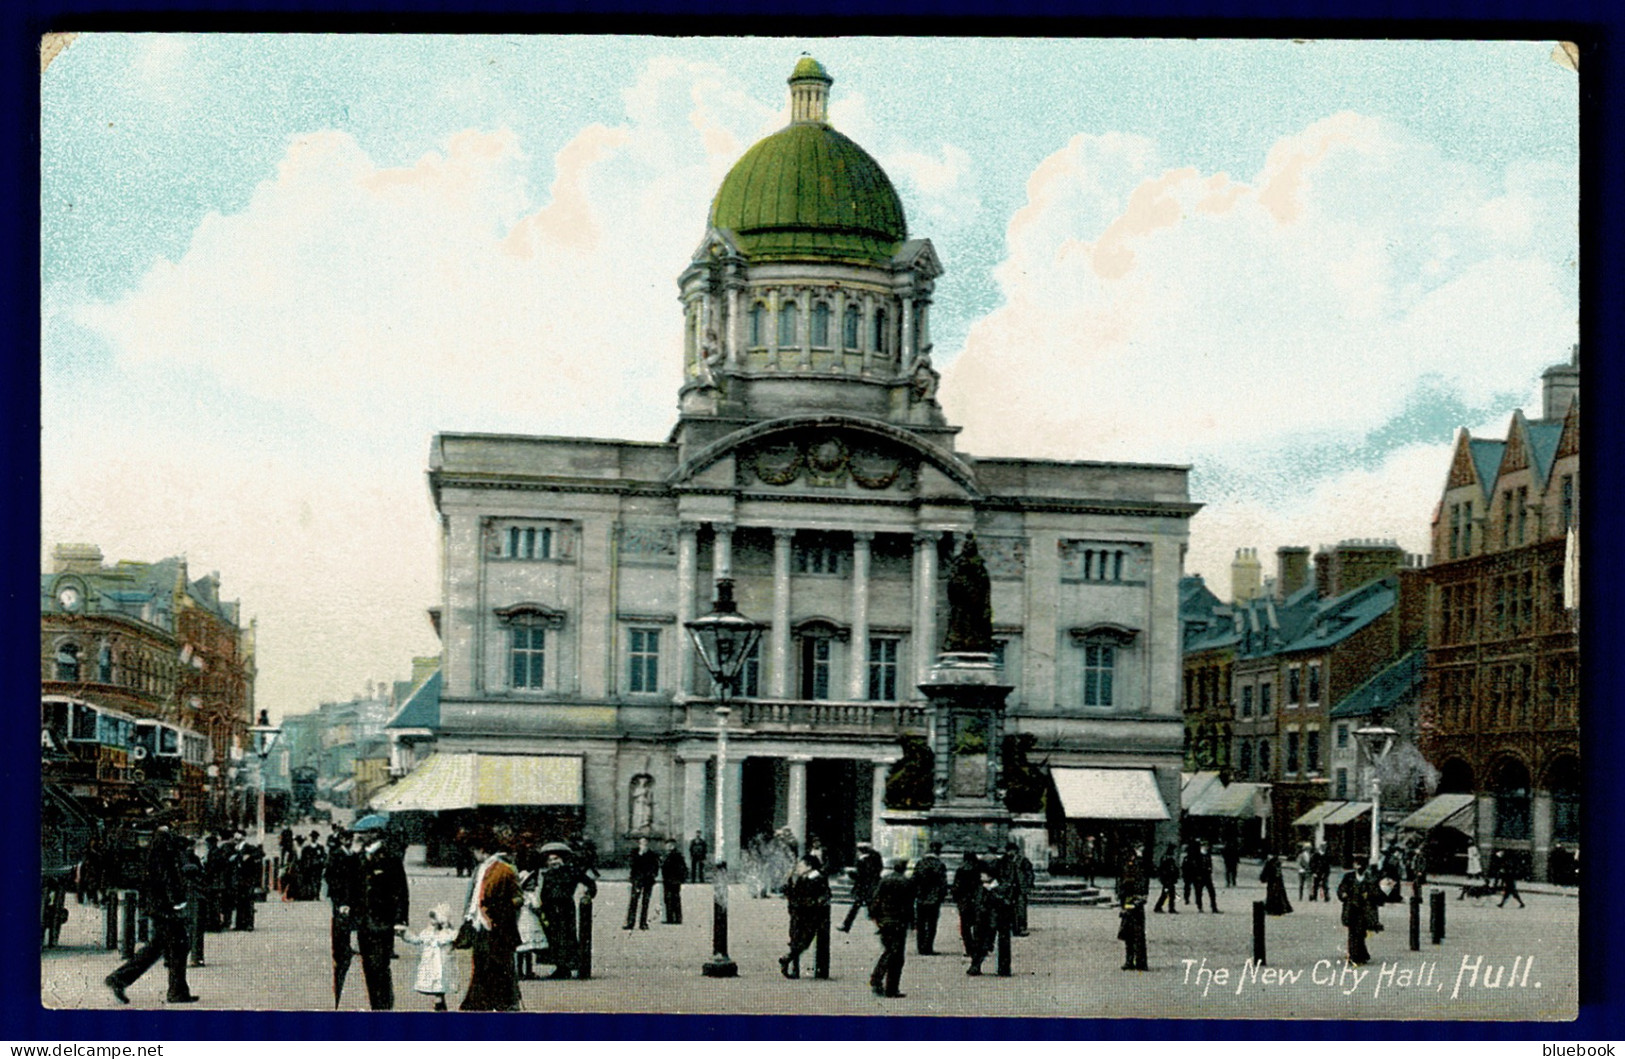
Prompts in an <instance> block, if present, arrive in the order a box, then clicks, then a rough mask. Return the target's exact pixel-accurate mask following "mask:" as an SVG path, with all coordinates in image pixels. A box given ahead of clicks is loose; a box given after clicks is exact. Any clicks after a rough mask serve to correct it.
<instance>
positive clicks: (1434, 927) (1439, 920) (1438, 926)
mask: <svg viewBox="0 0 1625 1059" xmlns="http://www.w3.org/2000/svg"><path fill="white" fill-rule="evenodd" d="M1429 900H1430V902H1431V904H1432V908H1431V910H1430V911H1431V915H1429V916H1428V931H1429V933H1431V934H1432V935H1433V944H1435V945H1437V944H1439V943H1440V942H1441V941H1443V940H1444V910H1445V903H1444V891H1443V890H1434V891H1433V893H1432V894H1431V895H1429Z"/></svg>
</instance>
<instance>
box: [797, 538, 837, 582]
mask: <svg viewBox="0 0 1625 1059" xmlns="http://www.w3.org/2000/svg"><path fill="white" fill-rule="evenodd" d="M795 567H796V573H798V574H839V573H840V572H841V551H840V549H838V548H836V547H835V545H833V544H831V543H829V542H828V541H826V540H820V539H817V538H813V539H810V540H805V541H803V540H797V541H796V551H795Z"/></svg>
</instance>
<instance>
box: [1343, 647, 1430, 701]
mask: <svg viewBox="0 0 1625 1059" xmlns="http://www.w3.org/2000/svg"><path fill="white" fill-rule="evenodd" d="M1426 656H1427V651H1426V650H1425V649H1424V648H1420V647H1418V648H1417V649H1416V650H1414V651H1411V652H1410V653H1409V654H1405V655H1402V656H1400V659H1399V661H1397V662H1395V663H1393V664H1392V665H1390V666H1389V667H1388V668H1386V669H1384V670H1382V671H1380V672H1378V673H1377V675H1376V676H1374V677H1372V678H1371V679H1370V680H1368V681H1366V682H1365V683H1364V684H1361V685H1360V686H1359V687H1357V688H1355V689H1354V690H1353V691H1351V692H1349V693H1348V694H1347V695H1345V696H1343V699H1342V701H1340V702H1338V703H1337V704H1336V705H1334V706H1333V707H1332V712H1331V715H1332V716H1333V717H1369V716H1370V715H1372V714H1374V713H1386V712H1387V711H1388V710H1390V709H1392V708H1393V707H1394V706H1396V705H1398V704H1400V703H1401V702H1403V701H1404V700H1405V699H1406V698H1407V697H1408V696H1410V695H1411V694H1413V693H1414V692H1416V691H1417V690H1418V689H1420V688H1421V686H1422V678H1423V672H1424V664H1425V662H1426Z"/></svg>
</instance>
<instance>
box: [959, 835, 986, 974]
mask: <svg viewBox="0 0 1625 1059" xmlns="http://www.w3.org/2000/svg"><path fill="white" fill-rule="evenodd" d="M981 899H982V862H981V861H979V860H977V859H976V854H974V853H966V854H965V862H964V863H963V864H961V865H960V866H959V868H958V870H956V871H955V872H954V906H955V907H956V908H957V909H958V910H959V941H960V943H961V944H962V945H963V946H964V947H965V955H966V956H971V957H974V956H975V954H976V944H977V943H976V917H977V915H978V910H979V907H980V903H981Z"/></svg>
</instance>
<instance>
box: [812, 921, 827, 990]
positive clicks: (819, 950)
mask: <svg viewBox="0 0 1625 1059" xmlns="http://www.w3.org/2000/svg"><path fill="white" fill-rule="evenodd" d="M830 914H831V909H830V906H829V905H825V906H824V915H823V917H822V918H821V919H820V920H819V921H818V938H817V940H815V941H814V942H813V977H814V978H828V977H829V923H830Z"/></svg>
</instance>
